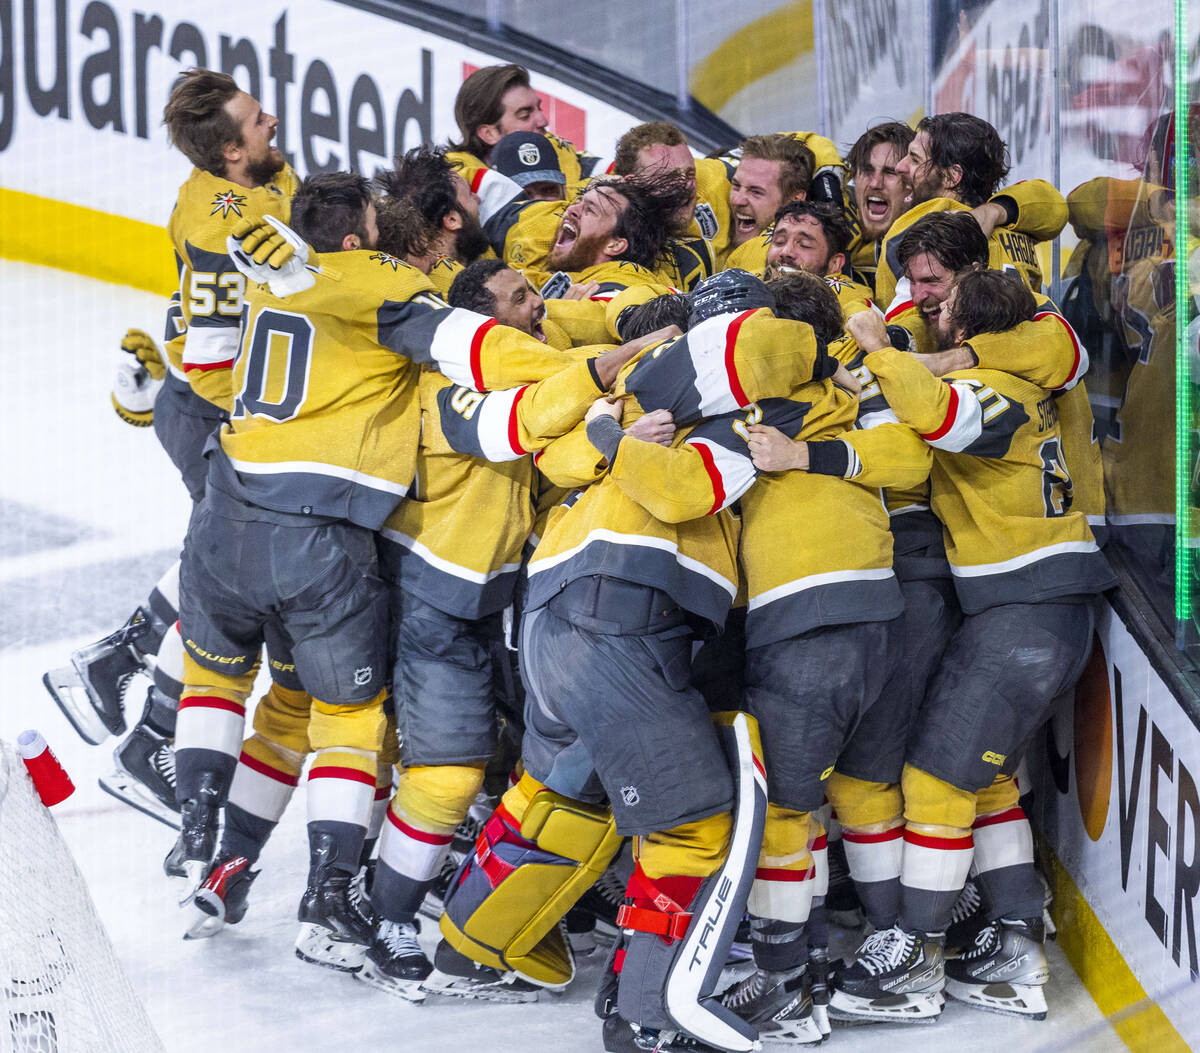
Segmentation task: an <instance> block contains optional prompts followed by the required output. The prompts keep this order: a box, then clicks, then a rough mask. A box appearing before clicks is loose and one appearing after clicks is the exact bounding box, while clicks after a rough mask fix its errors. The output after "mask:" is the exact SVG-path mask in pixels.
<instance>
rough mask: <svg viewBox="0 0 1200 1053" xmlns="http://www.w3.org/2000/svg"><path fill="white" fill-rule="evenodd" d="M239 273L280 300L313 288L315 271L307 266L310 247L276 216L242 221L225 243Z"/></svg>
mask: <svg viewBox="0 0 1200 1053" xmlns="http://www.w3.org/2000/svg"><path fill="white" fill-rule="evenodd" d="M225 246H226V249H227V250H228V252H229V255H230V257H231V258H232V259H233V262H234V264H236V266H237V269H238V270H239V271H241V272H242V273H243V274H244V275H246V277H247V278H250V279H251V280H252V281H256V282H258V283H259V284H265V285H269V286H270V288H271V292H272V293H273V294H274V295H276V296H279V297H284V296H291V295H293V294H294V293H298V292H304V290H305V289H309V288H311V287H312V285H313V284H314V282H315V281H316V279H315V278H314V277H313V275H314V273H315V272H316V270H317V269H316V268H310V267H309V266H308V265H307V264H308V253H309V249H308V245H307V243H306V242H305V241H304V239H303V238H302V237H300V235H298V234H297V233H296V232H295V231H294V230H292V228H291V227H289V226H288V225H287V224H286V223H281V222H280V221H279V220H277V219H275V218H274V217H273V216H267V217H266V219H265V220H260V219H253V218H246V219H243V220H242V221H241V222H240V223H238V225H237V226H236V227H234V228H233V232H232V233H231V234H230V235H229V236H228V237H227V238H226V239H225Z"/></svg>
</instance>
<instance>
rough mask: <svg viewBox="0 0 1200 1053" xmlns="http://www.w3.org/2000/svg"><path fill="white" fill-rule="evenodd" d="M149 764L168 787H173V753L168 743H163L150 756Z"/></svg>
mask: <svg viewBox="0 0 1200 1053" xmlns="http://www.w3.org/2000/svg"><path fill="white" fill-rule="evenodd" d="M150 764H151V765H152V766H153V768H154V770H155V771H156V772H158V774H159V775H161V776H162V778H163V781H164V782H166V783H167V784H168V785H170V786H174V785H175V751H174V750H173V749H172V748H171V746H170V745H169V744H168V743H165V742H164V743H163V744H162V745H161V746H159V747H158V749H156V750H155V751H154V752H153V753H152V754H150Z"/></svg>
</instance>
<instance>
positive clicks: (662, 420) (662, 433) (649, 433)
mask: <svg viewBox="0 0 1200 1053" xmlns="http://www.w3.org/2000/svg"><path fill="white" fill-rule="evenodd" d="M625 434H626V435H628V436H630V437H631V438H634V439H641V440H642V441H643V442H656V443H658V444H659V446H670V445H671V442H672V441H673V440H674V438H675V420H674V418H673V417H672V416H671V411H670V410H667V409H656V410H651V411H650V412H649V413H644V414H643V415H642V416H640V417H638V419H637V420H635V421H634V422H633V423H632V424H631V425H629V427H628V428H626V429H625Z"/></svg>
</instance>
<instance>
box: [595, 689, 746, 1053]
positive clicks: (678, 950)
mask: <svg viewBox="0 0 1200 1053" xmlns="http://www.w3.org/2000/svg"><path fill="white" fill-rule="evenodd" d="M713 719H714V721H715V722H716V724H717V729H718V733H719V734H720V737H721V740H722V745H723V746H724V748H725V750H726V753H727V756H728V759H729V765H730V768H731V770H732V771H733V773H734V775H735V782H736V790H735V795H734V801H735V804H734V815H733V829H732V832H731V836H730V846H729V852H728V854H727V855H726V857H725V861H724V863H723V864H722V866H721V868H720V870H718V871H717V872H716V873H715V874H713V875H712V876H711V877H708V878H706V879H705V880H704V881H703V882H702V883H701V884H700V885H699V889H698V890H697V891H695V892H694V894H689V891H688V885H687V883H689V882H690V883H692V888H695V882H696V879H695V878H682V879H681V878H675V879H663V878H659V879H657V880H655V881H653V882H651V881H650V880H649V879H647V878H646V877H645V875H644V874H641V875H640V876H639V873H638V872H637V871H635V873H634V877H633V878H632V879H631V880H630V891H631V894H632V895H633V896H634V897H635V904H634V909H632V910H631V909H626V908H623V909H622V913H621V915H619V916H618V924H620V925H621V926H622V928H623V929H624V930H626V935H627V936H628V937H629V944H628V949H627V951H626V954H625V961H624V963H623V966H622V969H621V979H620V985H619V988H618V992H617V1004H618V1010H619V1012H620V1014H621V1016H622V1017H624V1018H625V1019H626V1020H628V1021H630V1022H631V1023H635V1024H638V1025H639V1026H642V1027H651V1028H666V1029H672V1030H682V1031H684V1032H686V1033H687V1034H689V1035H691V1036H692V1037H693V1038H696V1039H699V1040H700V1041H702V1042H707V1043H709V1044H710V1045H713V1046H716V1047H718V1048H719V1049H725V1050H731V1051H738V1050H751V1049H756V1048H759V1047H758V1041H757V1040H758V1033H757V1031H756V1030H755V1029H754V1027H753V1026H751V1025H750V1024H748V1023H747V1022H746V1021H744V1020H742V1019H741V1018H740V1017H738V1016H737V1014H735V1013H734V1012H733V1011H732V1010H730V1009H727V1008H726V1007H725V1006H723V1005H721V1003H720V1002H719V1001H718V1000H717V999H716V998H714V997H713V996H714V993H715V991H716V988H717V985H718V983H719V981H720V978H721V973H722V970H723V967H724V965H725V960H726V958H727V957H728V954H729V948H730V946H731V945H732V943H733V940H734V937H735V936H736V934H737V927H738V924H739V923H740V922H741V919H742V916H743V914H744V913H745V910H746V900H747V896H748V895H749V892H750V886H751V884H752V883H753V881H754V873H755V862H756V861H757V859H758V855H759V851H760V848H761V844H762V835H763V826H764V823H765V821H766V812H767V780H766V770H765V767H764V765H763V762H762V746H761V744H760V742H759V739H758V727H757V724H756V722H755V721H754V719H753V718H752V717H749V716H748V715H747V714H745V713H718V714H715V715H714V717H713ZM668 882H669V883H670V888H669V889H668V888H664V887H663V886H664V885H665V884H667V883H668ZM635 886H636V887H635ZM639 890H640V893H641V895H645V893H649V895H648V897H647V898H646V900H645V901H646V902H647V903H649V904H650V905H651V906H652V907H653V908H654V909H646V908H643V909H642V911H641V912H635V911H636V907H637V905H638V898H639ZM672 892H676V893H679V894H680V895H682V896H683V897H684V898H685V899H686V900H687V902H686V903H685V902H682V901H679V902H677V901H676V897H675V896H672V895H671V893H672Z"/></svg>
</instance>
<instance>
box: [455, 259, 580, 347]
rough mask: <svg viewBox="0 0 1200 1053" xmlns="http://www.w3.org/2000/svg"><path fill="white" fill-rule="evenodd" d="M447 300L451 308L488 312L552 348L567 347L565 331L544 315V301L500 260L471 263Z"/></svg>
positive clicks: (503, 322) (461, 274) (568, 344)
mask: <svg viewBox="0 0 1200 1053" xmlns="http://www.w3.org/2000/svg"><path fill="white" fill-rule="evenodd" d="M447 299H448V302H449V303H450V306H451V307H463V308H465V309H466V310H468V311H475V312H476V313H477V314H486V315H489V316H490V317H492V318H495V319H496V321H498V322H499V323H500V324H501V325H511V326H512V327H513V328H514V329H520V330H521V332H523V333H528V334H529V335H530V336H532V337H534V338H535V339H537V340H540V341H542V343H544V344H549V345H550V346H551V347H556V348H558V349H559V350H566V349H567V348H568V347H570V341H569V340H568V338H567V334H566V333H565V332H564V331H563V330H562V328H561V327H559V326H557V325H555V323H554V322H552V321H550V320H549V319H548V318H547V317H546V302H545V301H544V300H543V299H542V298H541V297H540V296H539V295H538V294H537V293H536V292H535V291H534V289H533V287H532V286H531V285H530V284H529V282H527V281H526V280H525V276H524V275H523V274H521V272H520V271H514V270H513V269H512V268H511V267H510V266H509V265H508V264H507V263H505V262H504V261H503V260H477V261H476V262H475V263H472V264H471V265H470V266H469V267H467V268H465V269H464V270H463V271H461V272H460V273H459V275H458V276H457V277H456V278H455V279H454V284H453V285H452V286H451V287H450V295H449V297H448V298H447Z"/></svg>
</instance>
